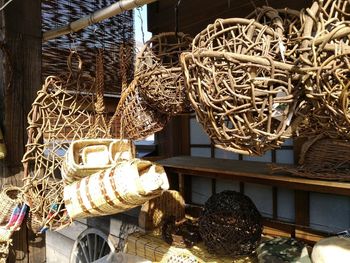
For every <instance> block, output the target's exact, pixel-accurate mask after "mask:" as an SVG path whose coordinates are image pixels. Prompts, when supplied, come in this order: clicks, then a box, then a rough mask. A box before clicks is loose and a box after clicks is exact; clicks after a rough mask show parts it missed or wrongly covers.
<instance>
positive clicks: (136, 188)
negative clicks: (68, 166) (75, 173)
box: [64, 159, 169, 219]
mask: <svg viewBox="0 0 350 263" xmlns="http://www.w3.org/2000/svg"><path fill="white" fill-rule="evenodd" d="M168 188H169V183H168V179H167V176H166V174H165V171H164V168H163V167H162V166H160V165H157V164H153V163H151V162H149V161H143V160H139V159H134V160H131V161H124V162H119V163H117V164H116V165H115V166H114V167H112V168H109V169H107V170H105V171H100V172H98V173H95V174H93V175H91V176H89V177H85V178H83V179H81V180H80V181H78V182H75V183H73V184H71V185H68V186H65V188H64V202H65V204H66V208H67V211H68V214H69V216H70V217H71V218H73V219H75V218H82V217H91V216H101V215H110V214H115V213H119V212H123V211H125V210H128V209H131V208H133V207H136V206H139V205H142V204H144V203H145V202H147V201H148V200H150V199H152V198H155V197H157V196H159V195H160V194H161V193H162V191H163V190H167V189H168Z"/></svg>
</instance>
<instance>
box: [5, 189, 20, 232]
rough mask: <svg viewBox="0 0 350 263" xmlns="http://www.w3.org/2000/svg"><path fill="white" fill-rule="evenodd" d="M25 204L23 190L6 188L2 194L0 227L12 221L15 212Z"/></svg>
mask: <svg viewBox="0 0 350 263" xmlns="http://www.w3.org/2000/svg"><path fill="white" fill-rule="evenodd" d="M22 202H23V200H22V198H21V189H20V188H18V187H15V186H9V187H5V188H4V189H3V190H2V191H1V193H0V211H1V213H0V225H1V224H4V223H7V222H8V221H9V220H10V217H11V214H12V212H13V210H14V209H15V208H16V207H17V206H18V205H20V204H21V203H22Z"/></svg>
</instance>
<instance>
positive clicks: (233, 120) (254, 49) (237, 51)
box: [181, 18, 296, 155]
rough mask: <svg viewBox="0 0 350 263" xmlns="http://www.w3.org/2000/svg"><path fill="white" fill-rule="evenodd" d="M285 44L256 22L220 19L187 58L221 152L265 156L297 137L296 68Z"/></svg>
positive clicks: (196, 102) (195, 96)
mask: <svg viewBox="0 0 350 263" xmlns="http://www.w3.org/2000/svg"><path fill="white" fill-rule="evenodd" d="M281 41H282V40H281V36H280V35H279V34H277V33H276V32H275V31H274V30H273V29H272V28H270V27H268V26H264V25H262V24H259V23H257V22H255V21H254V20H247V19H243V18H242V19H241V18H232V19H225V20H222V19H219V20H217V21H216V22H215V23H214V24H211V25H209V26H208V27H207V28H206V29H205V30H203V31H202V32H201V33H199V34H198V35H197V36H196V37H195V39H194V41H193V50H192V53H184V54H183V55H182V56H181V62H182V65H183V68H184V72H185V80H186V85H187V89H188V93H189V99H190V101H191V104H192V107H193V108H194V110H195V112H196V116H197V120H198V121H199V122H200V123H201V124H202V126H203V127H204V130H205V131H206V132H207V134H208V135H209V136H210V138H211V139H212V141H213V142H214V144H215V146H216V147H218V148H222V149H225V150H230V151H233V152H237V153H240V154H250V155H262V154H263V153H264V152H266V151H267V150H269V149H273V148H276V147H279V146H280V145H281V144H282V143H283V141H284V140H285V139H286V138H288V137H290V136H291V132H290V130H288V128H289V127H291V123H292V120H293V113H294V105H295V103H296V99H295V94H294V93H295V90H294V84H293V82H292V74H293V71H294V70H295V69H294V68H293V64H292V63H289V64H288V63H287V62H288V61H286V63H283V62H279V61H280V60H282V58H281V52H280V50H279V46H280V44H281Z"/></svg>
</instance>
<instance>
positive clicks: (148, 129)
mask: <svg viewBox="0 0 350 263" xmlns="http://www.w3.org/2000/svg"><path fill="white" fill-rule="evenodd" d="M137 81H138V80H137V79H134V80H133V81H132V82H131V84H130V85H129V87H128V88H127V89H126V90H124V91H123V93H122V97H121V99H120V101H119V104H118V107H119V109H118V110H117V111H120V114H121V120H120V121H121V134H122V138H127V139H131V140H141V139H144V138H146V137H148V136H150V135H152V134H154V133H156V132H158V131H161V130H162V129H163V128H164V127H165V125H166V124H167V122H168V120H169V116H168V115H166V114H162V113H160V112H158V111H156V110H154V109H152V108H151V107H150V106H149V105H148V104H147V103H146V102H145V100H144V99H143V98H142V97H141V95H140V92H139V88H138V84H137Z"/></svg>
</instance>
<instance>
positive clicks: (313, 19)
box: [300, 0, 350, 138]
mask: <svg viewBox="0 0 350 263" xmlns="http://www.w3.org/2000/svg"><path fill="white" fill-rule="evenodd" d="M349 12H350V5H349V2H348V1H345V0H337V1H333V0H326V1H315V2H314V3H313V5H312V7H311V8H310V9H309V11H308V12H305V14H304V17H305V26H304V32H303V38H302V43H305V44H304V45H301V47H300V49H301V50H300V53H301V54H302V56H301V58H302V59H301V62H302V66H303V67H306V66H307V67H310V69H311V70H309V71H308V72H307V74H306V75H305V76H304V77H303V79H302V81H303V87H305V93H306V97H307V99H308V103H309V104H310V105H311V106H312V110H310V111H309V114H306V116H307V120H308V123H309V127H307V126H306V127H304V129H302V132H303V133H307V134H313V135H314V136H315V135H317V134H319V133H322V132H324V131H325V130H330V131H332V130H333V131H336V132H337V133H338V136H339V137H343V138H350V134H349V130H350V106H349V95H348V90H349V87H350V81H349V77H350V67H349V59H348V58H349V55H350V45H349V34H350V29H349V21H350V16H349Z"/></svg>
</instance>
